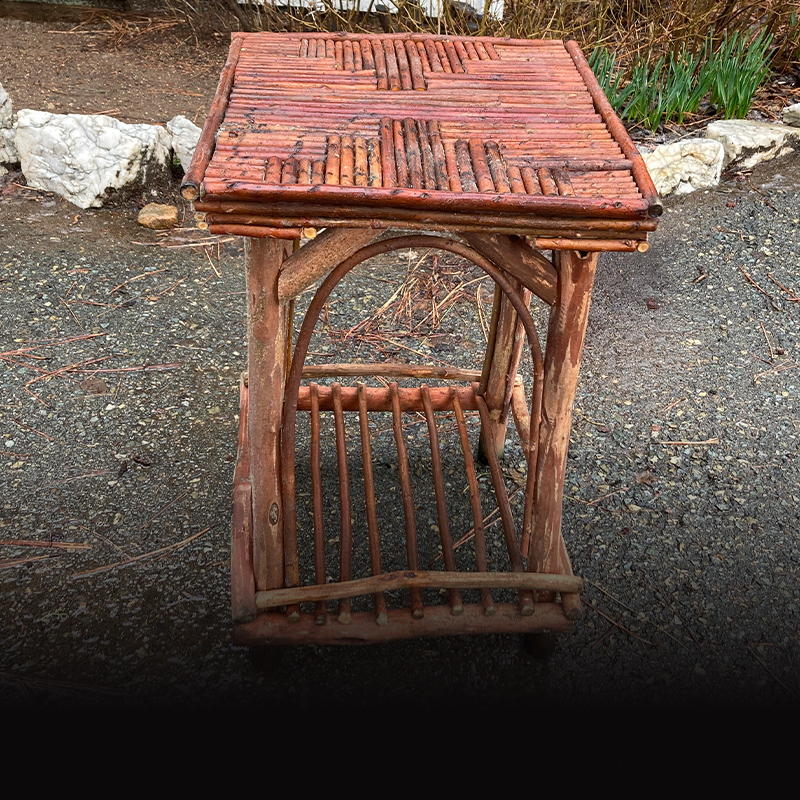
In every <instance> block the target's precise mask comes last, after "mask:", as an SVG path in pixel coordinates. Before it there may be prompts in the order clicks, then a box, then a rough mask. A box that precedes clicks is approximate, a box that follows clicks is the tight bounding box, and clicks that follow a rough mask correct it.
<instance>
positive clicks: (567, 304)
mask: <svg viewBox="0 0 800 800" xmlns="http://www.w3.org/2000/svg"><path fill="white" fill-rule="evenodd" d="M597 259H598V254H597V253H579V252H577V251H571V250H565V251H561V252H559V253H558V254H557V255H556V266H557V269H558V296H557V298H556V302H555V304H554V306H553V308H552V311H551V312H550V322H549V325H548V328H547V349H546V351H545V357H544V394H543V398H542V421H541V427H540V429H539V457H538V463H537V470H536V501H535V505H534V527H533V535H532V537H531V545H530V551H529V562H528V569H529V570H530V571H532V572H550V573H557V574H562V575H571V574H572V567H571V565H570V563H569V556H568V555H567V551H566V548H565V547H564V544H563V540H562V538H561V504H562V501H563V496H564V473H565V469H566V462H567V449H568V447H569V434H570V428H571V427H572V403H573V400H574V398H575V389H576V387H577V384H578V372H579V370H580V363H581V354H582V352H583V339H584V335H585V333H586V321H587V318H588V314H589V302H590V299H591V294H592V286H593V284H594V275H595V270H596V268H597ZM538 599H539V600H546V599H548V598H546V597H543V596H542V595H541V593H540V595H539V596H538Z"/></svg>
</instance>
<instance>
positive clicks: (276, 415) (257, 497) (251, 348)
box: [245, 239, 288, 591]
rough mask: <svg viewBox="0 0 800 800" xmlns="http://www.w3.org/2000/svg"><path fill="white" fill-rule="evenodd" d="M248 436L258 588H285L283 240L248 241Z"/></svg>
mask: <svg viewBox="0 0 800 800" xmlns="http://www.w3.org/2000/svg"><path fill="white" fill-rule="evenodd" d="M245 243H246V245H245V248H246V263H247V335H248V348H247V366H248V394H249V408H248V415H247V439H248V443H249V454H250V475H251V480H252V495H253V500H252V502H253V568H254V572H255V583H256V590H257V591H261V590H264V589H275V588H278V587H281V586H283V536H282V531H283V509H282V505H283V504H282V502H281V468H280V464H281V459H280V438H281V413H282V408H283V392H284V385H285V382H286V373H285V368H286V355H285V348H286V341H285V339H286V326H287V313H288V307H287V306H286V305H281V304H280V303H279V302H278V272H279V270H280V266H281V263H282V262H283V259H284V257H285V255H286V242H284V241H282V240H280V239H246V240H245Z"/></svg>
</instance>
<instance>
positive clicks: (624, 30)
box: [167, 0, 800, 68]
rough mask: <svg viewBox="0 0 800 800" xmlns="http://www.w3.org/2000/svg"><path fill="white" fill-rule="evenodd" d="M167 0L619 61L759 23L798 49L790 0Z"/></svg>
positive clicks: (197, 20)
mask: <svg viewBox="0 0 800 800" xmlns="http://www.w3.org/2000/svg"><path fill="white" fill-rule="evenodd" d="M167 5H168V6H169V8H170V9H171V11H172V12H173V13H175V14H179V15H181V16H184V17H185V18H186V19H188V20H189V21H190V22H192V24H193V25H195V26H202V27H204V28H206V29H207V28H208V27H209V26H210V27H212V28H214V27H215V28H216V29H218V30H220V29H221V30H224V29H225V28H226V26H227V27H238V28H240V29H244V30H271V31H326V30H328V31H335V30H346V31H355V32H371V31H381V30H384V31H387V32H388V31H403V30H409V31H422V32H434V33H452V34H465V35H466V34H478V35H493V36H513V37H517V38H557V39H576V40H577V41H578V42H579V44H580V45H581V46H582V47H583V48H584V50H586V51H587V52H591V50H593V49H594V48H595V47H598V46H601V45H606V46H612V45H613V47H614V49H615V51H616V52H617V53H618V54H619V56H620V59H621V60H622V61H623V62H633V61H637V60H639V59H641V58H645V59H646V60H647V61H652V60H653V59H655V58H657V57H658V56H660V55H663V54H664V53H666V52H679V51H680V50H681V49H682V48H683V47H684V46H685V47H686V48H687V49H689V50H691V51H696V50H697V49H699V48H700V47H701V46H702V43H703V42H704V41H705V39H706V37H707V36H708V34H709V33H710V32H711V31H712V30H713V31H714V32H715V35H716V36H719V37H720V38H721V37H722V35H723V33H724V32H725V31H727V32H728V34H729V35H731V34H733V33H734V32H736V31H739V32H741V33H742V34H744V35H746V36H747V37H748V38H750V37H751V36H752V35H755V34H757V33H759V32H760V31H762V30H765V31H766V32H767V33H768V34H772V36H773V45H774V47H775V62H774V63H775V66H776V67H779V68H780V67H785V66H786V65H788V64H789V63H790V62H791V61H792V60H796V59H797V58H798V57H800V2H798V0H762V1H761V2H753V1H752V0H750V1H749V2H748V0H592V1H591V2H590V1H589V0H506V2H505V12H504V15H503V18H502V19H494V18H490V17H487V16H484V15H483V9H482V8H478V9H477V10H475V9H474V8H473V7H472V6H469V5H467V4H465V3H454V2H451V0H447V2H444V4H443V9H442V13H441V14H440V16H439V17H438V18H430V17H427V16H426V15H425V14H424V13H423V11H422V9H421V8H420V6H419V5H418V4H417V3H416V2H413V1H412V0H384V6H388V7H393V8H395V9H396V13H393V14H388V13H375V14H366V13H364V12H360V11H357V10H353V8H352V6H354V5H355V4H354V3H353V4H351V8H350V9H349V10H348V8H347V5H348V0H337V1H336V2H333V1H332V0H322V1H321V2H320V5H319V7H318V8H317V9H313V10H312V9H308V8H291V7H287V6H285V5H280V3H279V1H278V0H263V1H259V0H247V4H246V5H239V4H237V3H236V0H168V3H167ZM479 5H480V4H479ZM375 7H376V8H379V4H378V3H377V2H376V3H375ZM487 7H488V3H487Z"/></svg>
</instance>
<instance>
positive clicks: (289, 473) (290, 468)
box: [281, 235, 544, 587]
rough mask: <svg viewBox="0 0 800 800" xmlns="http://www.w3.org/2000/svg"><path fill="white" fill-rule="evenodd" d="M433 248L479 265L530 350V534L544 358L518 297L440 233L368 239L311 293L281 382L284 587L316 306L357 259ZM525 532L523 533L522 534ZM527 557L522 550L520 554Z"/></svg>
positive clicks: (289, 569) (293, 537) (501, 276)
mask: <svg viewBox="0 0 800 800" xmlns="http://www.w3.org/2000/svg"><path fill="white" fill-rule="evenodd" d="M412 247H413V248H436V249H438V250H446V251H448V252H450V253H455V254H456V255H459V256H461V257H462V258H466V259H467V260H468V261H471V262H472V263H473V264H475V265H476V266H477V267H480V268H481V269H482V270H483V271H484V272H485V273H486V274H487V275H488V276H489V277H490V278H492V280H494V282H495V283H496V284H497V285H498V286H499V287H500V289H501V291H502V292H503V294H505V295H506V297H507V298H508V300H509V302H510V303H511V304H512V306H513V307H514V310H515V311H516V312H517V314H518V316H519V319H520V321H521V322H522V325H523V327H524V328H525V333H526V335H527V337H528V343H529V345H530V348H531V355H532V358H533V391H532V402H531V427H530V452H529V454H528V476H527V480H526V485H525V518H524V524H523V532H524V533H523V537H524V538H525V539H526V540H527V539H528V538H529V535H530V527H531V524H532V511H533V509H532V506H533V501H534V496H535V492H534V490H535V480H536V461H537V450H538V441H539V423H540V421H541V410H542V390H543V386H544V360H543V357H542V348H541V345H540V343H539V337H538V335H537V333H536V326H535V325H534V322H533V318H532V317H531V314H530V311H528V309H527V308H526V307H525V304H524V303H523V302H522V300H521V299H520V297H519V295H518V294H517V293H516V292H515V291H514V288H513V286H512V284H511V282H510V281H509V279H508V277H507V276H506V274H505V273H504V272H503V271H502V269H500V268H498V267H497V266H495V265H494V264H493V263H492V262H491V261H489V260H488V259H486V258H484V257H483V256H482V255H480V254H479V253H477V252H476V251H475V250H473V249H472V248H471V247H469V246H467V245H465V244H463V243H462V242H458V241H456V240H454V239H447V238H445V237H443V236H429V235H419V236H397V237H393V238H391V239H382V240H381V241H379V242H373V243H372V244H369V245H367V246H365V247H362V248H361V249H360V250H357V251H356V252H355V253H353V255H351V256H350V257H349V258H347V259H345V260H344V261H342V262H341V264H339V266H337V267H336V268H335V269H333V270H332V271H331V272H330V274H329V275H328V277H327V278H326V279H325V280H324V281H323V283H322V285H321V286H320V287H319V289H318V290H317V293H316V294H315V295H314V299H313V300H312V301H311V304H310V305H309V307H308V311H307V312H306V315H305V319H304V320H303V324H302V327H301V328H300V333H299V334H298V337H297V344H296V345H295V349H294V355H293V357H292V366H291V370H290V372H289V377H288V380H287V382H286V389H285V393H284V403H283V425H282V428H281V458H282V463H281V473H282V482H283V486H282V489H283V531H284V534H283V538H284V569H285V573H284V581H285V585H286V586H287V587H293V586H299V585H300V574H299V567H298V558H297V507H296V498H295V471H294V464H295V432H296V423H297V398H298V392H299V389H300V381H301V378H302V374H303V365H304V363H305V359H306V355H307V354H308V347H309V344H310V342H311V336H312V334H313V332H314V328H315V326H316V324H317V320H318V319H319V315H320V314H321V313H322V307H323V306H324V304H325V302H326V301H327V299H328V297H329V296H330V294H331V292H332V291H333V289H334V288H335V287H336V285H337V284H338V283H339V281H341V280H342V278H344V276H345V275H347V273H348V272H350V270H352V269H353V268H354V267H356V266H358V265H359V264H360V263H361V262H362V261H366V260H367V259H369V258H373V257H374V256H378V255H382V254H383V253H389V252H391V251H393V250H402V249H406V248H412ZM525 532H527V533H528V536H525ZM525 555H527V554H525Z"/></svg>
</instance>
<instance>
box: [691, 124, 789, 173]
mask: <svg viewBox="0 0 800 800" xmlns="http://www.w3.org/2000/svg"><path fill="white" fill-rule="evenodd" d="M706 136H707V137H708V138H709V139H715V140H716V141H718V142H721V143H722V146H723V147H724V148H725V164H724V166H726V167H727V166H728V164H732V163H735V164H736V165H738V166H740V167H742V168H743V169H750V168H751V167H754V166H755V165H756V164H760V163H761V162H762V161H769V160H770V159H772V158H777V157H778V156H783V155H786V154H787V153H791V152H792V150H794V149H796V148H798V147H800V130H797V129H795V128H792V127H789V126H787V125H775V124H772V123H769V122H752V121H751V120H749V119H724V120H720V121H719V122H712V123H711V124H710V125H709V126H708V128H707V129H706Z"/></svg>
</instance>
